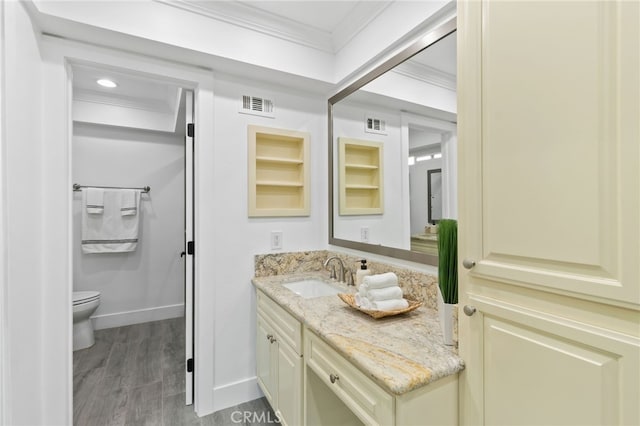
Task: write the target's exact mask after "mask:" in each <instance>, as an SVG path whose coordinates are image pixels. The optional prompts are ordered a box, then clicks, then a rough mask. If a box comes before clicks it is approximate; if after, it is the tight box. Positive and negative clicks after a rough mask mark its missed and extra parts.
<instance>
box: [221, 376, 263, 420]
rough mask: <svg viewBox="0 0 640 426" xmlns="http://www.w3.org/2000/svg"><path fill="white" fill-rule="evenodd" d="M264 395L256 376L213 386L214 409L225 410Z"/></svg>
mask: <svg viewBox="0 0 640 426" xmlns="http://www.w3.org/2000/svg"><path fill="white" fill-rule="evenodd" d="M263 396H264V394H263V393H262V391H261V390H260V387H259V386H258V379H257V378H256V377H251V378H248V379H245V380H240V381H237V382H233V383H229V384H227V385H223V386H218V387H216V388H213V411H214V412H216V411H218V410H224V409H225V408H229V407H233V406H234V405H238V404H242V403H243V402H248V401H253V400H254V399H258V398H262V397H263Z"/></svg>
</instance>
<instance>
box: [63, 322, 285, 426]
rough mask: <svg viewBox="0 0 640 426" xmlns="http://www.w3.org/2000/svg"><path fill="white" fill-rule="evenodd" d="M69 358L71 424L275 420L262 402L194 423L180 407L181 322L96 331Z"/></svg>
mask: <svg viewBox="0 0 640 426" xmlns="http://www.w3.org/2000/svg"><path fill="white" fill-rule="evenodd" d="M95 338H96V343H95V345H93V346H92V347H90V348H88V349H82V350H79V351H75V352H74V353H73V424H74V425H77V426H100V425H154V426H156V425H157V426H180V425H190V426H191V425H194V426H214V425H215V426H231V425H268V424H275V423H276V422H277V419H276V417H275V414H274V413H273V411H272V410H271V407H270V406H269V404H268V403H267V401H266V399H264V398H262V399H257V400H255V401H250V402H247V403H245V404H241V405H239V406H235V407H230V408H227V409H225V410H221V411H219V412H217V413H214V414H211V415H209V416H206V417H202V418H199V417H197V416H196V415H195V413H194V412H193V406H186V405H184V400H185V393H184V392H185V384H184V318H174V319H169V320H164V321H156V322H149V323H144V324H135V325H130V326H126V327H117V328H110V329H104V330H97V331H96V332H95Z"/></svg>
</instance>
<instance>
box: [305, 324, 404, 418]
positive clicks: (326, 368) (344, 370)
mask: <svg viewBox="0 0 640 426" xmlns="http://www.w3.org/2000/svg"><path fill="white" fill-rule="evenodd" d="M305 358H306V364H307V366H308V367H309V368H311V369H312V370H313V371H314V372H315V373H316V374H317V375H318V377H320V379H321V380H322V381H324V382H325V383H326V385H327V386H328V387H329V388H330V389H331V390H332V391H333V392H334V393H335V394H336V395H337V396H338V397H339V398H340V399H341V400H342V402H344V404H345V405H347V406H348V407H349V409H350V410H351V411H352V412H353V413H354V414H356V415H357V416H358V417H359V418H360V420H362V421H363V422H364V423H365V424H368V425H375V424H379V425H385V426H389V425H393V424H394V397H393V396H392V395H390V394H388V393H387V392H385V391H384V390H383V389H382V388H381V387H380V386H378V385H377V384H375V383H374V382H373V381H372V380H371V379H369V378H368V377H367V376H366V375H365V374H363V373H362V372H361V371H360V370H358V369H357V368H356V367H355V366H353V364H351V363H350V362H349V361H347V360H346V359H345V358H343V357H342V356H341V355H340V354H339V353H338V352H336V351H335V350H334V349H333V348H331V347H330V346H329V345H328V344H326V343H325V342H324V341H323V340H322V339H321V338H319V337H318V336H316V335H315V334H314V333H313V332H312V331H310V330H309V329H306V330H305ZM332 375H333V376H334V377H333V379H334V382H333V383H332ZM336 377H337V378H336Z"/></svg>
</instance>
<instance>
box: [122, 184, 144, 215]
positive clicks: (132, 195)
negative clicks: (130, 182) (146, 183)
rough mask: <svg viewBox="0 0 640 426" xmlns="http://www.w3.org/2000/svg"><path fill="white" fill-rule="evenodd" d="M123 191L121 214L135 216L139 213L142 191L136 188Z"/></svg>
mask: <svg viewBox="0 0 640 426" xmlns="http://www.w3.org/2000/svg"><path fill="white" fill-rule="evenodd" d="M121 193H122V194H121V195H122V207H120V215H122V216H133V215H136V214H138V203H139V200H140V191H139V190H136V189H123V190H121Z"/></svg>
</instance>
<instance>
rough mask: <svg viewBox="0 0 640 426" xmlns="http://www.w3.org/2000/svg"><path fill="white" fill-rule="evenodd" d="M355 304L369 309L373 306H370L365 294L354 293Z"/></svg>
mask: <svg viewBox="0 0 640 426" xmlns="http://www.w3.org/2000/svg"><path fill="white" fill-rule="evenodd" d="M356 305H358V306H359V307H361V308H362V309H367V310H371V309H372V308H373V307H372V306H371V302H370V301H369V299H367V298H366V297H365V296H361V295H360V294H358V293H356Z"/></svg>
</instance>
